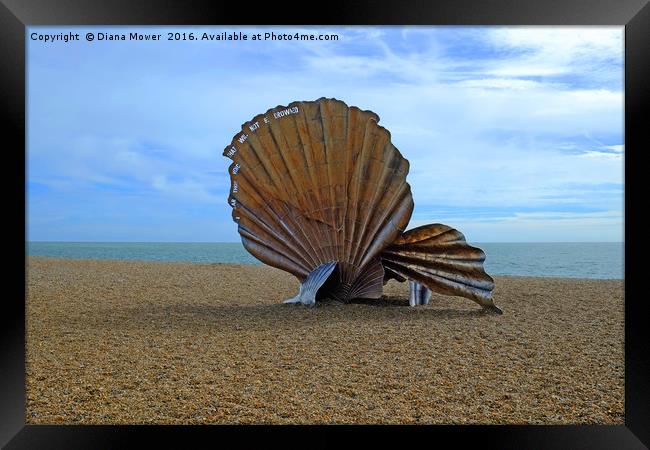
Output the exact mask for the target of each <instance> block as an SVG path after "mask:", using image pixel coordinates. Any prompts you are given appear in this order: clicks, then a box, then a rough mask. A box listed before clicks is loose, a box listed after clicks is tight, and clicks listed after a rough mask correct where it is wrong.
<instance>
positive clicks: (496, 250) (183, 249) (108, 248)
mask: <svg viewBox="0 0 650 450" xmlns="http://www.w3.org/2000/svg"><path fill="white" fill-rule="evenodd" d="M472 245H474V246H477V247H480V248H482V249H483V250H484V251H485V253H486V254H487V259H486V261H485V268H486V271H487V272H488V273H489V274H491V275H519V276H536V277H564V278H619V279H621V278H623V275H624V269H623V248H624V247H623V243H609V242H602V243H530V244H529V243H503V244H502V243H486V244H480V243H472ZM26 251H27V254H28V255H31V256H52V257H56V258H76V259H79V258H80V259H132V260H145V261H185V262H196V263H213V262H218V263H237V264H261V263H260V262H259V261H258V260H256V259H255V258H253V257H252V256H251V255H250V254H249V253H248V252H247V251H246V250H245V249H244V247H243V246H242V245H241V244H240V243H173V242H29V243H27V245H26Z"/></svg>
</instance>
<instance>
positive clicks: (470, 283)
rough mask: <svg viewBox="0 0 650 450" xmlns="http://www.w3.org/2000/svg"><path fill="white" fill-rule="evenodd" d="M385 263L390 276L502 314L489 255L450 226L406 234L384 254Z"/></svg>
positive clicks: (430, 227)
mask: <svg viewBox="0 0 650 450" xmlns="http://www.w3.org/2000/svg"><path fill="white" fill-rule="evenodd" d="M381 260H382V264H383V265H384V268H385V269H386V271H387V272H388V271H390V273H396V274H398V275H400V276H402V277H403V278H408V279H409V280H413V281H416V282H418V283H420V284H422V285H424V286H426V287H427V288H429V289H430V290H432V291H433V292H438V293H440V294H446V295H457V296H462V297H466V298H469V299H470V300H473V301H475V302H476V303H478V304H479V305H481V306H483V307H484V308H485V309H487V310H490V311H493V312H496V313H500V312H501V310H500V309H499V308H498V307H497V306H496V305H495V304H494V301H493V299H492V291H493V290H494V280H493V279H492V277H490V276H489V275H488V274H487V273H486V272H485V270H484V268H483V262H484V261H485V253H484V252H483V250H481V249H480V248H477V247H472V246H471V245H469V244H468V243H467V242H466V241H465V236H463V234H462V233H461V232H460V231H458V230H456V229H454V228H451V227H450V226H448V225H443V224H439V223H436V224H431V225H423V226H421V227H417V228H414V229H412V230H409V231H407V232H405V233H403V234H402V235H401V236H400V237H399V238H397V239H396V240H395V241H394V242H393V243H392V244H391V245H390V246H388V247H387V248H386V249H385V250H384V251H383V252H382V254H381Z"/></svg>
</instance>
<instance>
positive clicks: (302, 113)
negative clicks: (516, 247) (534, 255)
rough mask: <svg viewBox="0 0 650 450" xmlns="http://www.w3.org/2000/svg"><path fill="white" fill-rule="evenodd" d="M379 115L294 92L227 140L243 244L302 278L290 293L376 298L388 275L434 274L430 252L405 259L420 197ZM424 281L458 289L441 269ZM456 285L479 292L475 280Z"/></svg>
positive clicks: (307, 297)
mask: <svg viewBox="0 0 650 450" xmlns="http://www.w3.org/2000/svg"><path fill="white" fill-rule="evenodd" d="M378 122H379V116H377V114H375V113H373V112H372V111H363V110H361V109H359V108H357V107H355V106H348V105H346V104H345V103H344V102H342V101H340V100H336V99H327V98H320V99H318V100H316V101H302V102H293V103H290V104H289V105H288V106H277V107H275V108H271V109H269V110H268V111H266V112H265V113H264V114H259V115H257V116H255V117H254V118H253V119H252V120H250V121H248V122H246V123H244V124H243V125H242V130H241V131H240V132H239V133H237V134H236V135H235V136H234V137H233V139H232V141H231V143H230V144H229V145H228V146H227V147H226V148H225V149H224V152H223V154H224V156H226V157H228V158H230V159H231V160H232V161H233V162H232V164H231V165H230V167H229V169H228V171H229V174H230V179H231V188H230V196H229V197H228V202H229V203H230V205H231V206H232V208H233V212H232V217H233V220H234V221H235V222H237V223H238V231H239V234H240V236H241V238H242V242H243V244H244V247H245V248H246V249H247V250H248V251H249V252H250V253H251V254H252V255H253V256H255V257H256V258H257V259H259V260H260V261H262V262H264V263H266V264H268V265H271V266H273V267H277V268H279V269H282V270H285V271H287V272H289V273H291V274H293V275H294V276H296V277H297V278H298V279H299V280H300V282H301V283H302V285H301V290H300V293H299V294H298V295H297V296H296V297H294V298H293V299H290V301H291V302H292V303H303V304H307V305H313V304H314V302H315V300H316V296H317V294H318V295H319V297H320V296H327V297H331V298H335V299H340V300H350V299H352V298H359V297H360V298H379V297H381V295H382V287H383V284H384V281H385V280H386V279H388V278H396V279H399V280H404V279H405V278H409V279H412V276H406V275H404V273H405V272H408V273H411V272H412V273H414V274H415V276H418V277H420V278H423V279H424V278H426V276H429V277H431V275H430V273H429V272H430V271H429V272H427V270H425V269H426V268H428V267H429V266H428V265H427V264H429V263H430V261H433V260H430V259H427V258H428V257H426V258H425V257H424V256H421V255H420V254H419V253H417V255H418V256H416V260H417V261H420V264H421V265H417V264H415V265H408V264H406V263H405V260H404V258H411V257H413V256H414V255H413V254H411V253H408V254H407V253H404V251H405V250H404V247H400V245H403V244H401V243H405V242H406V240H408V239H414V238H415V237H416V234H413V233H411V232H407V233H404V230H405V228H406V226H407V224H408V222H409V220H410V218H411V214H412V212H413V206H414V205H413V197H412V195H411V188H410V186H409V184H408V183H407V182H406V175H407V173H408V170H409V163H408V161H407V160H406V159H405V158H404V157H403V156H402V154H401V153H400V152H399V150H397V148H395V146H394V145H393V144H392V143H391V140H390V133H389V132H388V131H387V130H386V129H385V128H383V127H381V126H380V125H379V124H378ZM422 233H425V234H426V231H422ZM417 236H419V235H417ZM427 236H428V235H427ZM389 246H390V247H389ZM387 248H390V249H392V250H391V252H392V253H390V252H389V253H386V250H387ZM422 248H425V247H422ZM437 249H438V247H432V250H437ZM418 258H419V259H418ZM332 263H335V264H332ZM405 264H406V265H405ZM463 273H465V272H463ZM424 274H428V275H426V276H425V275H424ZM457 275H458V274H457ZM467 276H470V277H471V276H476V273H474V272H467ZM404 277H405V278H404ZM415 280H416V281H419V280H417V279H415ZM427 280H428V278H427ZM472 281H473V280H471V279H470V280H469V281H468V283H466V284H467V285H468V286H473V285H472ZM419 282H420V281H419ZM421 283H422V284H423V285H425V286H427V287H428V288H430V289H432V290H434V291H437V292H442V291H441V290H440V289H441V288H440V286H442V287H444V289H446V291H445V292H447V291H448V292H452V288H451V287H450V286H448V285H446V284H444V283H443V282H439V280H438V279H437V278H436V279H435V283H434V281H425V282H421ZM436 283H437V284H436ZM430 285H432V286H433V285H435V286H438V285H439V286H438V289H437V290H436V289H434V288H431V286H430ZM453 292H454V294H453V295H465V296H468V295H469V296H470V298H472V299H476V298H480V295H479V294H477V293H476V292H477V291H476V290H472V289H470V288H467V289H464V290H463V289H455V290H453Z"/></svg>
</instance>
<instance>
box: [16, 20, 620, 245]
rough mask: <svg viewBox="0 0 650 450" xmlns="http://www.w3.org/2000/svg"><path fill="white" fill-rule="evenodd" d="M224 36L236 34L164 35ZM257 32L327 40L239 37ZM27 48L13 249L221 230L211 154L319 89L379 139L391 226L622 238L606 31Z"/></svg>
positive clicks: (614, 88) (492, 234) (410, 30)
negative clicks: (19, 239)
mask: <svg viewBox="0 0 650 450" xmlns="http://www.w3.org/2000/svg"><path fill="white" fill-rule="evenodd" d="M238 31H241V32H243V33H246V35H247V36H249V40H248V41H241V40H239V41H215V40H212V41H210V40H205V41H204V40H195V41H189V40H186V41H183V40H180V41H169V40H167V33H169V32H172V33H176V32H178V33H183V32H185V33H190V32H192V33H193V34H194V36H196V37H200V36H202V34H203V33H208V34H213V35H215V34H218V33H222V32H238ZM70 32H72V33H79V36H80V40H79V41H69V42H63V41H61V40H57V41H54V42H45V41H44V40H38V36H39V35H40V36H41V37H44V36H45V35H57V34H60V33H64V34H65V33H70ZM88 32H92V33H93V34H94V36H99V34H98V33H106V34H126V37H127V40H126V41H114V40H113V41H108V40H98V39H97V37H96V38H95V39H94V40H93V41H87V40H86V38H85V35H86V33H88ZM131 32H139V33H143V34H144V33H146V34H160V35H161V38H162V39H161V40H160V41H130V40H128V38H129V33H131ZM265 32H273V33H276V34H282V33H296V32H299V33H305V34H314V35H318V34H328V35H331V34H336V35H337V36H338V40H336V41H334V40H329V41H325V40H322V41H296V40H290V41H289V40H262V41H252V40H250V39H251V36H252V35H253V34H256V33H262V35H263V34H264V33H265ZM33 33H35V34H33ZM32 36H35V37H36V38H35V39H32ZM27 43H28V45H27V80H28V81H27V82H28V87H27V116H28V117H27V154H26V160H27V183H26V194H27V196H26V201H27V233H28V240H30V241H137V242H236V241H239V240H240V238H239V235H238V233H237V226H236V224H235V223H234V222H233V221H232V219H231V208H230V206H229V205H228V204H227V198H228V190H229V188H230V182H229V177H228V173H227V168H228V166H229V164H230V162H231V161H230V160H229V159H227V158H225V157H224V156H222V152H223V149H224V147H225V146H226V145H227V144H228V143H229V142H230V141H231V139H232V137H233V136H234V135H235V134H236V133H238V132H239V131H240V130H241V125H242V124H243V123H244V122H246V121H248V120H250V119H252V118H253V117H254V116H255V115H257V114H259V113H263V112H265V111H266V110H268V109H269V108H272V107H274V106H277V105H287V104H289V103H290V102H292V101H297V100H315V99H317V98H320V97H335V98H337V99H340V100H343V101H345V102H346V103H347V104H348V105H350V106H352V105H354V106H358V107H360V108H361V109H370V110H372V111H374V112H375V113H377V114H378V115H379V117H380V122H379V123H380V125H382V126H384V127H385V128H387V129H388V130H389V131H390V132H391V137H392V142H393V144H394V145H395V146H396V147H397V148H398V149H399V150H400V152H401V153H402V154H403V155H404V157H406V158H407V159H408V160H409V162H410V171H409V174H408V177H407V181H408V182H409V183H410V185H411V189H412V192H413V198H414V202H415V209H414V211H413V216H412V218H411V222H410V223H409V228H412V227H415V226H419V225H423V224H426V223H444V224H447V225H450V226H452V227H455V228H457V229H459V230H460V231H461V232H463V234H464V235H465V236H466V238H467V240H468V241H469V242H590V241H612V242H613V241H616V242H621V241H623V223H624V216H623V190H624V180H623V164H624V160H623V158H624V134H623V125H624V114H623V105H624V103H623V98H624V97H623V49H624V47H623V27H574V28H570V27H455V26H439V27H321V28H315V27H300V28H297V27H294V28H278V27H273V28H268V27H267V28H252V27H247V28H236V29H234V28H223V27H29V28H28V30H27Z"/></svg>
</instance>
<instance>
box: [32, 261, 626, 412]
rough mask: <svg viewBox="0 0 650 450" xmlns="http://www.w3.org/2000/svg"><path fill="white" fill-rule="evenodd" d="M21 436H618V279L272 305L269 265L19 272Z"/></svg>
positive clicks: (389, 291) (80, 266)
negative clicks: (197, 432)
mask: <svg viewBox="0 0 650 450" xmlns="http://www.w3.org/2000/svg"><path fill="white" fill-rule="evenodd" d="M27 269H28V295H27V304H26V308H27V368H26V370H27V386H26V389H27V413H26V414H27V417H26V421H27V423H30V424H50V423H57V424H59V423H68V424H98V423H107V424H108V423H110V424H126V423H183V424H187V423H310V424H311V423H386V424H388V423H400V424H401V423H423V424H426V423H456V424H458V423H533V424H567V423H581V424H583V423H598V424H623V423H624V404H623V399H624V353H623V349H624V347H623V336H624V333H623V331H624V303H623V282H622V281H621V280H575V279H572V280H570V279H558V278H522V277H496V286H497V287H496V291H495V302H496V303H497V305H499V306H500V307H501V308H502V309H503V311H504V314H503V315H502V316H495V315H488V314H484V313H482V312H481V310H480V308H479V307H478V306H477V305H476V304H474V303H473V302H471V301H469V300H466V299H464V298H459V297H445V296H439V295H435V294H434V296H433V298H432V299H431V303H430V305H428V306H426V307H416V308H411V307H409V306H408V286H407V284H406V283H397V282H394V281H392V282H390V283H389V284H388V285H387V286H386V288H385V295H384V298H382V299H380V300H374V301H373V300H365V301H358V302H355V303H353V304H348V305H341V304H319V305H318V306H317V307H316V308H314V309H307V308H304V307H302V306H293V305H283V304H281V301H282V300H283V299H284V298H287V297H290V296H292V295H294V294H295V292H297V288H298V282H297V280H296V279H295V278H293V277H292V276H291V275H289V274H287V273H285V272H282V271H280V270H277V269H273V268H271V267H267V266H239V265H226V264H182V263H156V262H135V261H98V260H64V259H54V258H42V257H29V258H28V267H27Z"/></svg>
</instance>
